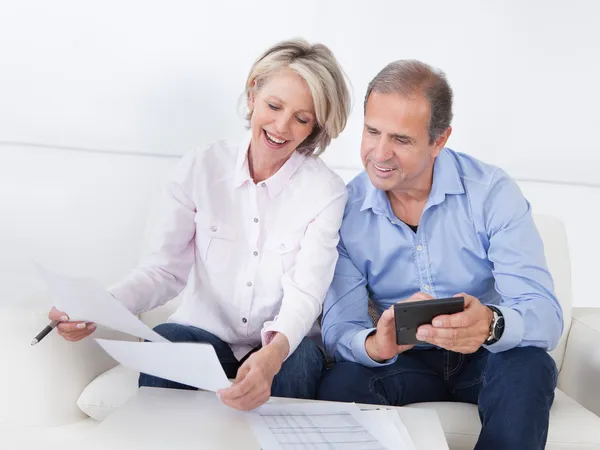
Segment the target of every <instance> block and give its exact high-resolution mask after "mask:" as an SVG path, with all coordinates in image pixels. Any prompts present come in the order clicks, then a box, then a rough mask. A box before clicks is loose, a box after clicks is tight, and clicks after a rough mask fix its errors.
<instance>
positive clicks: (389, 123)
mask: <svg viewBox="0 0 600 450" xmlns="http://www.w3.org/2000/svg"><path fill="white" fill-rule="evenodd" d="M428 123H429V102H428V101H427V99H426V98H425V96H423V95H415V96H411V97H407V96H404V95H400V94H397V93H381V92H373V93H372V94H371V95H370V96H369V99H368V101H367V107H366V111H365V125H367V126H370V127H374V128H379V127H385V128H387V129H386V130H385V131H386V132H394V133H404V131H406V130H407V129H413V130H414V128H415V127H418V128H421V127H422V128H424V129H426V128H427V125H428ZM389 128H393V129H394V130H390V129H389ZM380 131H384V130H380Z"/></svg>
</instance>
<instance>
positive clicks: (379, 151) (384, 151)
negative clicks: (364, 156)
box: [373, 138, 393, 162]
mask: <svg viewBox="0 0 600 450" xmlns="http://www.w3.org/2000/svg"><path fill="white" fill-rule="evenodd" d="M373 156H374V157H375V159H376V160H377V161H381V162H385V161H387V160H389V159H391V158H392V156H393V152H392V148H391V146H390V144H389V143H388V142H387V140H386V139H384V138H379V141H378V142H377V145H376V146H375V149H374V150H373Z"/></svg>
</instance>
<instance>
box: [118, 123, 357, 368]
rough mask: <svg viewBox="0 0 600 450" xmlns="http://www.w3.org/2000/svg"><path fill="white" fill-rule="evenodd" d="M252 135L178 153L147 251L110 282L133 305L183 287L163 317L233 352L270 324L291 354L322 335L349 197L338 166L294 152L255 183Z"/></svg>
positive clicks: (267, 334)
mask: <svg viewBox="0 0 600 450" xmlns="http://www.w3.org/2000/svg"><path fill="white" fill-rule="evenodd" d="M249 143H250V134H248V135H247V136H246V137H245V138H244V140H243V142H242V143H241V144H240V145H236V144H232V143H230V142H217V143H215V144H213V145H211V146H210V147H208V148H206V149H204V150H197V151H192V152H190V153H188V154H186V155H185V156H184V157H183V158H182V159H181V161H180V162H179V164H178V166H177V168H176V171H175V176H174V178H173V179H172V180H171V182H170V183H168V185H167V189H166V196H165V197H166V199H165V200H166V201H165V207H164V210H163V211H162V214H161V220H160V222H159V224H158V226H157V228H156V232H155V235H156V244H155V245H153V246H152V248H153V251H152V252H151V253H150V255H149V256H148V257H147V258H146V259H145V260H144V261H143V263H142V264H141V266H140V267H138V268H137V269H135V270H133V271H132V272H131V273H130V274H129V275H128V276H127V277H126V278H125V279H124V280H122V281H121V282H120V283H118V284H117V285H115V286H113V287H111V288H110V291H111V293H112V294H113V295H114V296H115V298H117V299H118V300H119V301H121V302H122V303H123V304H125V305H126V306H127V307H128V308H129V310H131V311H132V312H133V313H134V314H139V313H141V312H144V311H148V310H150V309H153V308H155V307H157V306H160V305H162V304H164V303H166V302H167V301H168V300H170V299H172V298H173V297H175V296H177V295H178V294H179V293H180V292H181V291H182V290H183V293H182V302H181V306H180V307H179V308H178V309H177V311H176V312H175V313H174V314H173V315H172V316H171V317H170V318H169V321H170V322H176V323H180V324H184V325H193V326H195V327H198V328H202V329H204V330H206V331H208V332H210V333H212V334H214V335H215V336H217V337H218V338H220V339H221V340H223V341H224V342H226V343H228V344H229V345H230V346H231V348H232V350H233V352H234V354H235V356H236V358H238V359H241V358H242V357H243V356H244V355H245V354H246V353H248V352H249V351H250V350H251V349H252V348H253V347H256V346H258V345H259V344H261V343H262V345H266V344H267V343H268V342H269V341H270V339H271V337H272V335H273V334H274V332H280V333H283V334H284V335H285V336H286V337H287V339H288V341H289V343H290V354H291V353H292V352H293V351H294V350H295V349H296V347H297V346H298V345H299V344H300V342H301V341H302V339H303V338H304V337H305V336H306V335H309V336H315V335H318V334H319V329H318V326H317V324H316V323H315V322H316V319H317V318H318V316H319V314H320V313H321V309H322V304H323V300H324V298H325V294H326V293H327V290H328V288H329V285H330V283H331V280H332V278H333V271H334V268H335V264H336V261H337V257H338V253H337V249H336V246H337V243H338V239H339V235H338V231H339V228H340V225H341V222H342V216H343V213H344V207H345V204H346V199H347V194H346V187H345V185H344V182H343V181H342V179H341V178H340V177H339V176H338V175H337V174H335V173H334V172H333V171H332V170H330V169H329V168H328V167H327V166H326V165H325V163H324V162H323V161H321V159H319V158H317V157H313V156H308V157H307V156H303V155H301V154H299V153H297V152H296V153H294V154H293V155H292V156H291V157H290V159H289V160H288V161H287V162H286V163H285V164H284V165H283V166H282V167H281V169H279V171H278V172H277V173H276V174H275V175H273V176H272V177H271V178H269V179H268V180H265V181H264V182H262V183H259V184H255V183H254V182H253V180H252V178H251V177H250V173H249V170H248V146H249ZM184 288H185V289H184Z"/></svg>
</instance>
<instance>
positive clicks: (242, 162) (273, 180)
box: [233, 132, 307, 198]
mask: <svg viewBox="0 0 600 450" xmlns="http://www.w3.org/2000/svg"><path fill="white" fill-rule="evenodd" d="M251 137H252V136H251V133H250V132H248V133H247V135H246V136H245V137H244V139H243V140H242V142H241V143H240V146H239V148H238V157H237V161H236V164H235V174H234V177H233V188H234V189H236V188H238V187H240V186H242V185H243V184H244V183H246V182H249V183H254V180H252V177H251V176H250V169H249V167H248V149H249V148H250V140H251ZM306 158H307V156H305V155H302V154H301V153H298V152H296V151H295V152H294V153H292V156H290V157H289V159H288V160H287V161H286V162H285V163H284V164H283V166H281V168H280V169H279V170H278V171H277V172H276V173H275V174H274V175H273V176H271V177H270V178H269V179H267V180H265V181H263V182H261V183H260V185H261V186H262V185H264V187H266V189H267V192H268V194H269V197H270V198H274V197H276V196H277V195H278V194H279V193H280V192H281V191H282V190H283V188H284V187H285V185H286V184H287V182H288V181H289V180H290V179H291V178H292V176H293V175H294V173H296V171H297V170H298V168H299V167H300V165H302V163H303V162H304V160H305V159H306Z"/></svg>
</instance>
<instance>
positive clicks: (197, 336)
mask: <svg viewBox="0 0 600 450" xmlns="http://www.w3.org/2000/svg"><path fill="white" fill-rule="evenodd" d="M154 331H156V332H157V333H158V334H160V335H161V336H163V337H164V338H166V339H168V340H169V341H171V342H205V343H208V344H211V345H212V346H213V347H214V349H215V352H216V353H217V357H218V358H219V361H220V362H221V366H223V370H224V371H225V374H226V375H227V377H228V378H235V376H236V374H237V371H238V369H239V367H240V365H241V362H239V361H238V360H237V359H236V358H235V356H234V355H233V352H232V351H231V348H230V347H229V345H228V344H226V343H225V342H223V341H222V340H221V339H219V338H218V337H216V336H215V335H213V334H211V333H209V332H208V331H204V330H202V329H200V328H196V327H191V326H186V325H180V324H177V323H163V324H161V325H158V326H157V327H155V328H154ZM324 371H325V355H324V354H323V351H322V350H321V349H320V348H319V347H318V346H317V344H316V343H315V342H314V341H313V340H311V339H309V338H304V340H303V341H302V342H301V343H300V345H299V346H298V348H297V349H296V350H295V351H294V353H292V354H291V355H290V356H289V357H288V359H286V360H285V362H284V363H283V365H282V366H281V370H280V371H279V373H278V374H277V375H275V378H274V379H273V384H272V386H271V395H272V396H275V397H290V398H305V399H314V398H315V397H316V393H317V387H318V384H319V381H320V379H321V376H322V375H323V372H324ZM138 385H139V386H140V387H141V386H150V387H162V388H171V389H189V390H196V388H195V387H191V386H186V385H185V384H181V383H176V382H174V381H170V380H165V379H163V378H158V377H155V376H152V375H148V374H145V373H142V374H140V378H139V381H138Z"/></svg>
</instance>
